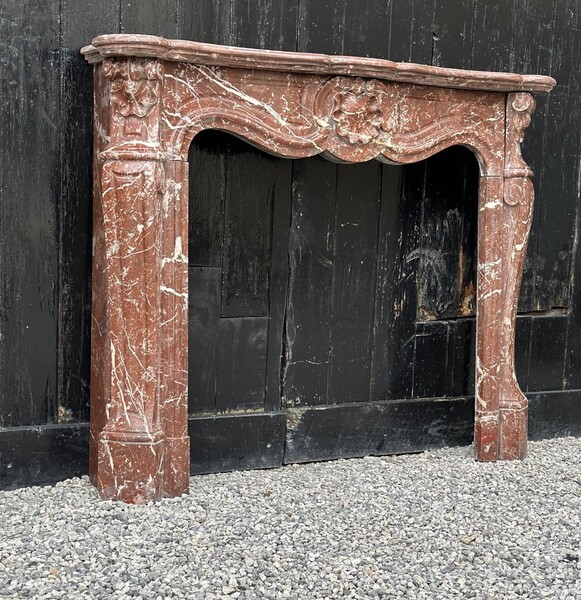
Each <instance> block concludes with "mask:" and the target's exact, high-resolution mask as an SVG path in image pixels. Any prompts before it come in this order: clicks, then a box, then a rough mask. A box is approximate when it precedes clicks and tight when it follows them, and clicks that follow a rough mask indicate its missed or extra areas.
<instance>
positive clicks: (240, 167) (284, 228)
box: [188, 130, 479, 417]
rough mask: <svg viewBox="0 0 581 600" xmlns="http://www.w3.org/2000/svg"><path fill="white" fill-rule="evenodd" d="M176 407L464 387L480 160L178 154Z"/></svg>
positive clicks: (232, 409)
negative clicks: (185, 289) (182, 343)
mask: <svg viewBox="0 0 581 600" xmlns="http://www.w3.org/2000/svg"><path fill="white" fill-rule="evenodd" d="M189 164H190V166H189V307H188V314H189V318H188V321H189V414H190V416H195V417H204V416H208V417H209V416H213V415H223V414H246V413H262V412H277V411H281V410H291V409H294V408H302V407H309V406H311V407H317V406H327V405H340V404H349V403H366V402H374V401H386V400H387V401H392V400H393V401H397V400H400V399H403V398H435V399H437V398H441V397H459V396H469V395H472V394H474V383H473V381H474V361H473V358H472V357H473V355H474V342H475V332H474V313H475V288H476V274H475V265H476V237H477V236H476V233H477V232H476V221H477V196H478V179H479V174H478V165H477V162H476V159H475V157H474V155H473V154H472V152H470V151H469V150H468V149H466V148H463V147H459V146H454V147H451V148H448V149H446V150H444V151H443V152H441V153H439V154H436V155H434V156H433V157H431V158H429V159H427V160H425V161H422V162H419V163H415V164H411V165H406V166H394V165H388V164H382V163H379V162H378V161H369V162H366V163H359V164H337V163H334V162H330V161H327V160H325V159H323V158H321V157H312V158H307V159H298V160H288V159H283V158H277V157H273V156H271V155H269V154H267V153H265V152H263V151H261V150H258V149H256V148H255V147H253V146H251V145H250V144H248V143H246V142H244V141H243V140H240V139H238V138H236V137H234V136H232V135H230V134H227V133H224V132H219V131H212V130H208V131H204V132H202V133H200V134H198V135H197V136H196V137H195V138H194V140H193V142H192V144H191V147H190V152H189Z"/></svg>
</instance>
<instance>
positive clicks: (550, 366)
mask: <svg viewBox="0 0 581 600" xmlns="http://www.w3.org/2000/svg"><path fill="white" fill-rule="evenodd" d="M528 318H529V319H530V321H531V344H530V370H529V373H528V376H527V377H526V379H525V383H526V387H527V390H530V391H535V392H539V391H544V390H560V389H563V388H564V381H563V365H564V362H565V345H566V330H567V318H566V316H565V315H561V316H557V315H555V314H554V313H553V311H551V312H549V313H547V314H546V315H543V314H539V315H538V316H531V317H528Z"/></svg>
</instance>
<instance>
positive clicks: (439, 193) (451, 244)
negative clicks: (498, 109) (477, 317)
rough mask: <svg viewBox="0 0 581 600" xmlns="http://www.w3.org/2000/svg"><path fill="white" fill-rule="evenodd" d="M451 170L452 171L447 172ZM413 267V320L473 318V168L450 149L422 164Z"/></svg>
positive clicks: (466, 155) (463, 153) (461, 151)
mask: <svg viewBox="0 0 581 600" xmlns="http://www.w3.org/2000/svg"><path fill="white" fill-rule="evenodd" d="M452 167H453V168H452ZM418 202H419V203H420V205H421V214H422V224H421V230H422V231H421V241H420V260H419V264H418V317H419V318H421V319H428V320H434V319H446V318H455V317H458V316H467V315H472V314H474V310H475V299H476V269H475V265H476V260H475V253H476V218H477V204H478V164H477V162H476V159H475V157H474V155H472V154H471V153H470V152H469V151H468V150H466V149H465V148H460V147H452V148H448V149H447V150H444V151H443V152H440V153H439V154H437V155H435V156H432V157H431V158H430V159H428V160H427V161H426V189H425V197H424V198H418Z"/></svg>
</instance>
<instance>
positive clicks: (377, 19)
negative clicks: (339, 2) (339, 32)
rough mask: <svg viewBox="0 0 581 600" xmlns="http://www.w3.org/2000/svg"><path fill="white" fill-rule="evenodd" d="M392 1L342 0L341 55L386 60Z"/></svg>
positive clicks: (387, 56)
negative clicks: (343, 11) (343, 12)
mask: <svg viewBox="0 0 581 600" xmlns="http://www.w3.org/2000/svg"><path fill="white" fill-rule="evenodd" d="M395 1H397V0H395ZM394 3H395V2H394V0H360V1H359V2H348V1H344V2H343V4H344V7H345V22H346V24H347V25H346V27H345V29H344V33H343V47H342V51H343V53H344V54H348V55H352V56H371V57H374V58H389V39H390V34H391V27H392V21H391V11H392V4H394Z"/></svg>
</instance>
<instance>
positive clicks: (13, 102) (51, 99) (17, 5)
mask: <svg viewBox="0 0 581 600" xmlns="http://www.w3.org/2000/svg"><path fill="white" fill-rule="evenodd" d="M58 19H59V3H58V1H55V0H48V1H46V2H44V1H36V0H27V1H25V2H16V1H12V0H8V1H7V2H2V3H1V5H0V39H1V42H0V65H2V67H1V70H0V140H1V141H0V278H1V279H0V281H1V283H0V426H4V427H9V426H15V425H27V424H43V423H46V422H47V421H48V422H50V421H54V420H56V418H57V411H58V402H57V357H58V346H57V344H58V339H57V311H58V304H57V285H58V284H57V281H58V268H59V264H58V204H59V202H60V190H61V186H62V181H61V179H60V173H59V162H58V156H59V148H60V144H59V142H60V130H59V124H60V120H59V110H60V94H59V91H60V81H59V72H60V58H61V57H60V53H59V51H58V50H57V49H58V47H59V25H58ZM87 160H88V161H89V160H90V154H89V155H88V156H87ZM85 276H86V273H85ZM59 391H61V390H59Z"/></svg>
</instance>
